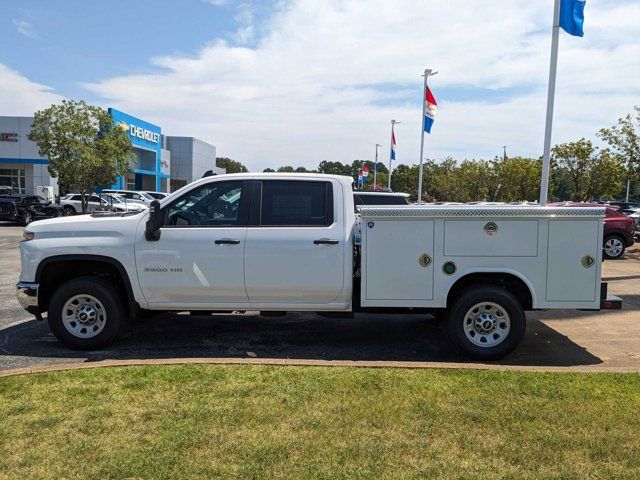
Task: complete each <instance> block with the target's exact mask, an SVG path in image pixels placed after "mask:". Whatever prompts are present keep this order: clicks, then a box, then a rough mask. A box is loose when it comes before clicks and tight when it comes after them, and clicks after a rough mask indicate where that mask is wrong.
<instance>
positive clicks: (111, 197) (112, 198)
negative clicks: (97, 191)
mask: <svg viewBox="0 0 640 480" xmlns="http://www.w3.org/2000/svg"><path fill="white" fill-rule="evenodd" d="M100 200H103V201H105V202H107V203H122V200H120V199H119V198H118V197H116V196H114V195H100Z"/></svg>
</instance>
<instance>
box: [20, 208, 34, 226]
mask: <svg viewBox="0 0 640 480" xmlns="http://www.w3.org/2000/svg"><path fill="white" fill-rule="evenodd" d="M32 221H33V215H31V212H24V215H22V218H21V219H20V223H21V224H22V226H23V227H26V226H27V225H29V224H30V223H31V222H32Z"/></svg>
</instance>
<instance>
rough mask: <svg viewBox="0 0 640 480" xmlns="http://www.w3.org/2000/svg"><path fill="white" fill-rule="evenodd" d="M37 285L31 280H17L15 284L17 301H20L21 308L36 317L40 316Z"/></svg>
mask: <svg viewBox="0 0 640 480" xmlns="http://www.w3.org/2000/svg"><path fill="white" fill-rule="evenodd" d="M39 287H40V285H39V284H37V283H31V282H18V283H17V284H16V297H18V302H20V305H22V308H24V309H25V310H26V311H27V312H29V313H31V314H32V315H35V316H36V317H39V316H40V309H39V308H38V288H39Z"/></svg>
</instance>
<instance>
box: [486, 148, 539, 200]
mask: <svg viewBox="0 0 640 480" xmlns="http://www.w3.org/2000/svg"><path fill="white" fill-rule="evenodd" d="M494 168H495V170H496V176H497V178H498V183H499V184H500V185H502V190H501V192H500V194H499V197H497V198H496V200H501V201H505V202H514V201H519V200H528V201H535V200H536V199H537V198H538V194H539V192H540V177H541V172H542V161H540V160H535V159H533V158H523V157H508V158H506V159H504V160H502V159H497V158H496V160H495V162H494Z"/></svg>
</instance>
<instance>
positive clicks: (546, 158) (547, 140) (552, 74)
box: [540, 0, 560, 206]
mask: <svg viewBox="0 0 640 480" xmlns="http://www.w3.org/2000/svg"><path fill="white" fill-rule="evenodd" d="M559 40H560V0H555V3H554V5H553V28H552V30H551V60H550V62H549V90H548V93H547V121H546V124H545V127H544V151H543V153H542V178H541V179H540V205H541V206H544V205H546V204H547V198H548V196H549V164H550V163H551V129H552V125H553V102H554V99H555V93H556V72H557V70H558V43H559Z"/></svg>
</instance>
